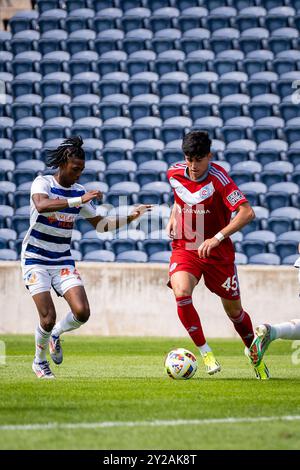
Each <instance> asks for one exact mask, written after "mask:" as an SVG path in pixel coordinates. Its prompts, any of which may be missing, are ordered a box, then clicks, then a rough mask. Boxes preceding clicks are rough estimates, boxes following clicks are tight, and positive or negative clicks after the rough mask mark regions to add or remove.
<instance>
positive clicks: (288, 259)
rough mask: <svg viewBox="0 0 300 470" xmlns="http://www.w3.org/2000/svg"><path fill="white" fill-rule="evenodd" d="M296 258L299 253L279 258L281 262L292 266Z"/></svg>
mask: <svg viewBox="0 0 300 470" xmlns="http://www.w3.org/2000/svg"><path fill="white" fill-rule="evenodd" d="M298 258H299V253H297V254H295V255H289V256H286V257H285V258H283V260H281V264H282V265H287V266H293V265H294V263H295V262H296V261H297V259H298Z"/></svg>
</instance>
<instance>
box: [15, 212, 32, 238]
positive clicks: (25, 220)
mask: <svg viewBox="0 0 300 470" xmlns="http://www.w3.org/2000/svg"><path fill="white" fill-rule="evenodd" d="M11 221H12V224H11V226H12V229H13V230H15V231H16V232H17V234H18V236H20V234H21V233H22V232H24V231H27V230H28V229H29V217H28V216H26V215H14V216H13V217H12V219H11ZM20 238H21V237H20Z"/></svg>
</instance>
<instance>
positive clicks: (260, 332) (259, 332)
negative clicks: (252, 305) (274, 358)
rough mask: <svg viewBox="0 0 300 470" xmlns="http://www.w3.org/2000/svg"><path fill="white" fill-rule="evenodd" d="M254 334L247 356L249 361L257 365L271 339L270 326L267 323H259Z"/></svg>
mask: <svg viewBox="0 0 300 470" xmlns="http://www.w3.org/2000/svg"><path fill="white" fill-rule="evenodd" d="M255 333H256V336H255V338H254V340H253V341H252V344H251V346H250V348H249V353H248V357H249V359H250V361H251V363H252V364H253V365H254V366H255V367H257V366H259V364H260V363H261V361H262V358H263V357H264V354H265V352H266V351H267V349H268V347H269V344H270V343H271V341H273V338H272V334H271V333H272V327H271V326H270V325H268V324H266V323H265V324H263V325H259V326H258V327H256V328H255Z"/></svg>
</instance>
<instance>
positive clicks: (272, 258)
mask: <svg viewBox="0 0 300 470" xmlns="http://www.w3.org/2000/svg"><path fill="white" fill-rule="evenodd" d="M248 264H265V265H271V266H279V265H280V258H279V256H278V255H275V254H274V253H260V254H257V255H254V256H251V258H249V260H248Z"/></svg>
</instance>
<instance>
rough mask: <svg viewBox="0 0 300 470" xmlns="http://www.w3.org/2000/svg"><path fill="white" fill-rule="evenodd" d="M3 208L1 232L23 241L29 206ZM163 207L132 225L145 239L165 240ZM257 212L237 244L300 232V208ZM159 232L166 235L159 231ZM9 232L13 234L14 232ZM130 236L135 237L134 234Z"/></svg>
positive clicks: (82, 225) (84, 228) (84, 225)
mask: <svg viewBox="0 0 300 470" xmlns="http://www.w3.org/2000/svg"><path fill="white" fill-rule="evenodd" d="M0 207H1V211H2V214H1V217H0V227H1V230H4V231H5V230H7V229H9V230H13V231H14V233H15V235H14V237H13V239H16V238H22V237H23V236H24V234H25V232H26V231H27V229H28V227H29V214H28V206H25V207H24V210H21V209H23V208H20V209H16V210H15V211H14V210H13V208H12V207H8V206H5V205H2V206H0ZM162 208H163V209H164V213H163V214H161V215H157V214H156V215H155V214H153V215H152V216H151V218H145V217H143V218H142V219H141V220H140V221H139V223H138V224H131V226H130V227H132V228H139V230H140V231H139V234H141V230H142V232H143V233H144V236H143V238H145V237H146V238H153V237H155V238H165V237H164V236H162V234H163V231H164V229H165V227H166V224H167V222H168V219H169V215H170V208H169V207H167V206H160V209H162ZM101 209H102V210H103V209H105V207H104V206H102V207H101ZM254 210H255V213H256V219H255V220H253V221H252V222H251V223H250V224H248V225H247V226H245V227H244V228H243V229H242V230H241V233H239V234H237V235H234V236H233V237H232V239H233V240H234V241H235V242H241V241H243V237H244V236H246V235H248V234H251V233H252V232H259V231H268V232H273V233H274V237H277V238H278V237H280V236H281V235H282V234H283V233H286V232H293V231H299V229H300V210H299V208H295V207H281V208H278V209H274V210H273V211H269V210H268V209H267V208H265V207H261V206H254ZM102 213H103V212H102ZM104 213H105V211H104ZM76 227H77V230H76V240H79V239H81V236H82V237H84V238H86V237H87V238H91V237H92V238H94V237H95V231H92V232H91V226H90V224H89V222H87V221H86V220H85V219H78V220H77V222H76ZM159 230H160V231H162V232H158V231H159ZM9 233H10V234H12V232H9ZM80 234H81V235H80ZM122 234H123V235H122ZM74 236H75V235H74ZM118 236H120V237H122V236H124V231H123V230H121V231H120V233H119V235H118ZM130 237H131V238H132V237H133V235H131V236H130ZM111 238H112V237H111V235H109V236H107V234H105V240H106V239H111Z"/></svg>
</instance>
